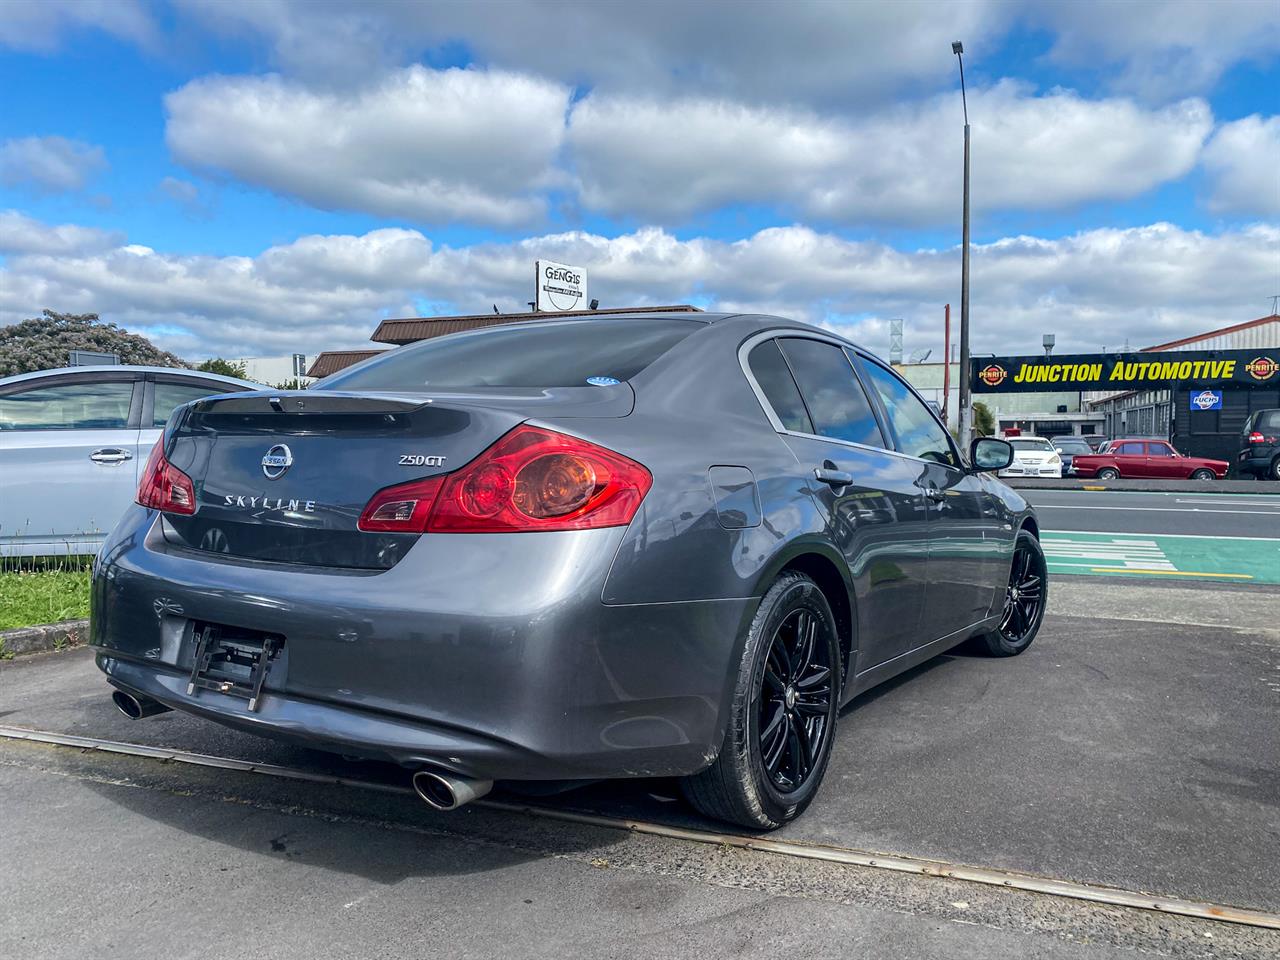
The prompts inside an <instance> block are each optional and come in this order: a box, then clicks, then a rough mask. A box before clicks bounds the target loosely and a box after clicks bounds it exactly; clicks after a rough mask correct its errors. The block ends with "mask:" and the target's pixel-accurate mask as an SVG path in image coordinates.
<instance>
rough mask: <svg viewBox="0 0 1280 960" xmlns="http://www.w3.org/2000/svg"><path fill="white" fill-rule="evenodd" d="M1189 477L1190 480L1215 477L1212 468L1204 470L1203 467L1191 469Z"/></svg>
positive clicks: (1213, 478)
mask: <svg viewBox="0 0 1280 960" xmlns="http://www.w3.org/2000/svg"><path fill="white" fill-rule="evenodd" d="M1191 479H1192V480H1215V479H1217V477H1216V476H1215V475H1214V472H1213V471H1212V470H1206V469H1204V468H1201V469H1199V470H1194V471H1192V473H1191Z"/></svg>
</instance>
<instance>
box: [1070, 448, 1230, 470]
mask: <svg viewBox="0 0 1280 960" xmlns="http://www.w3.org/2000/svg"><path fill="white" fill-rule="evenodd" d="M1229 466H1230V464H1229V463H1227V461H1225V460H1206V459H1205V458H1203V457H1184V456H1183V455H1182V454H1180V453H1179V452H1178V451H1177V450H1175V449H1173V447H1172V446H1171V445H1170V444H1169V443H1168V442H1167V441H1164V440H1141V439H1130V440H1112V441H1111V443H1110V444H1108V446H1107V449H1106V452H1105V453H1092V454H1079V455H1077V456H1076V457H1075V458H1074V459H1072V461H1071V468H1072V472H1073V473H1074V474H1075V475H1076V476H1078V477H1097V478H1098V479H1099V480H1115V479H1117V478H1119V477H1143V478H1145V477H1163V478H1166V479H1170V480H1187V479H1191V480H1213V479H1215V478H1216V479H1219V480H1221V479H1222V478H1223V477H1225V476H1226V475H1227V468H1228V467H1229Z"/></svg>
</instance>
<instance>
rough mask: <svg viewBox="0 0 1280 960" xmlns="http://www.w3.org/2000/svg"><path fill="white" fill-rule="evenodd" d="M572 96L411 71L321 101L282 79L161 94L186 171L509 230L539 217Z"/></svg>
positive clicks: (535, 86) (547, 87) (305, 196)
mask: <svg viewBox="0 0 1280 960" xmlns="http://www.w3.org/2000/svg"><path fill="white" fill-rule="evenodd" d="M568 102H569V90H568V88H567V87H564V86H561V85H559V84H556V83H552V82H550V81H547V80H541V79H537V78H533V77H526V76H519V75H516V74H510V73H502V72H485V71H479V70H457V69H450V70H440V71H436V70H428V69H426V68H424V67H421V66H414V67H409V68H407V69H404V70H400V71H397V72H395V73H393V74H390V75H387V76H385V77H384V78H382V79H381V80H379V81H377V82H376V83H375V84H373V85H372V86H369V87H365V88H361V89H358V90H354V91H344V92H333V91H329V92H325V91H318V90H315V89H311V88H307V87H304V86H302V85H301V84H298V83H294V82H292V81H288V80H284V79H282V78H280V77H278V76H267V77H210V78H206V79H203V80H196V81H193V82H192V83H189V84H187V85H186V86H185V87H183V88H182V89H180V90H178V91H176V92H175V93H172V94H170V95H169V96H168V97H166V98H165V105H166V107H167V109H168V113H169V121H168V126H167V127H166V139H167V141H168V144H169V147H170V149H171V150H172V151H173V152H174V154H175V155H176V156H177V157H178V159H179V160H181V161H183V162H184V163H186V164H188V165H190V166H192V167H196V168H202V169H210V170H218V171H224V172H226V173H228V174H230V175H232V176H234V177H236V178H237V179H239V180H242V181H244V182H245V183H249V184H253V185H257V186H262V187H266V188H267V189H270V190H273V191H275V192H277V193H280V194H283V195H285V196H292V197H297V198H299V199H301V200H304V201H306V202H307V203H310V204H313V205H315V206H318V207H322V208H326V209H348V210H362V211H367V212H370V213H376V214H380V215H383V216H391V217H397V218H403V219H407V220H417V221H423V222H441V221H451V220H467V221H469V222H473V223H488V224H497V225H504V226H510V225H514V224H519V223H525V222H529V221H532V220H535V219H537V218H538V217H539V216H541V215H542V214H543V212H544V210H545V200H544V199H543V197H542V196H541V195H540V194H539V193H538V191H539V190H541V189H543V188H545V187H547V186H548V185H549V184H551V183H552V182H553V181H554V180H555V178H556V175H555V172H554V167H553V161H554V160H555V157H556V154H557V152H558V151H559V149H560V144H561V141H562V139H563V136H564V114H565V110H566V108H567V106H568Z"/></svg>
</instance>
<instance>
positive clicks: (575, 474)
mask: <svg viewBox="0 0 1280 960" xmlns="http://www.w3.org/2000/svg"><path fill="white" fill-rule="evenodd" d="M652 483H653V477H652V476H650V474H649V471H648V470H646V469H645V468H644V467H642V466H641V465H640V464H638V463H636V462H635V461H634V460H629V459H627V458H626V457H624V456H622V455H620V454H617V453H614V452H613V451H611V450H606V449H604V448H603V447H598V446H596V445H595V444H593V443H588V442H587V441H586V440H579V439H578V438H577V437H570V436H566V435H564V434H561V433H555V432H553V431H551V430H543V429H540V428H538V427H530V426H520V427H516V428H515V429H514V430H512V431H511V432H510V433H508V434H507V435H506V436H504V437H502V439H500V440H499V441H498V442H497V443H495V444H494V445H493V446H492V447H490V448H489V449H488V450H486V451H485V452H484V453H482V454H480V456H478V457H477V458H476V459H475V460H473V461H471V463H469V464H467V466H465V467H463V468H462V469H461V470H458V471H456V472H455V473H451V474H447V475H445V476H440V477H431V478H429V479H426V480H418V481H414V482H413V483H403V484H397V485H396V486H394V487H387V488H386V489H384V490H379V491H378V492H377V493H376V494H374V497H373V499H372V500H370V501H369V504H368V506H366V507H365V508H364V512H363V513H361V515H360V523H359V527H360V529H361V530H370V531H385V532H402V533H424V532H428V531H430V532H436V533H516V532H526V531H531V530H585V529H590V528H595V527H619V526H625V525H626V524H628V523H630V522H631V518H632V517H634V516H635V514H636V510H637V509H639V507H640V502H641V501H642V500H643V499H644V497H645V494H647V493H648V492H649V487H650V486H651V485H652Z"/></svg>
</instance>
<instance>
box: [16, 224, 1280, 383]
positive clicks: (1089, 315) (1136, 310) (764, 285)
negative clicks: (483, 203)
mask: <svg viewBox="0 0 1280 960" xmlns="http://www.w3.org/2000/svg"><path fill="white" fill-rule="evenodd" d="M4 222H5V221H4V220H0V224H3V223H4ZM19 226H22V225H21V224H19ZM47 229H62V230H65V229H67V228H47ZM28 232H32V233H34V232H35V231H33V230H32V231H28ZM4 235H5V233H4V231H3V230H0V237H3V236H4ZM99 239H100V238H99ZM116 242H117V244H118V243H119V240H118V239H117V241H116ZM537 256H545V257H551V258H555V259H560V260H564V261H567V262H570V263H581V264H584V265H586V266H587V267H588V269H589V270H590V271H591V283H592V294H593V296H598V297H600V299H601V301H602V303H603V304H604V305H606V306H621V305H636V304H643V303H672V302H684V301H688V300H690V299H698V300H699V301H702V300H706V301H709V302H710V303H711V305H712V306H713V307H716V308H722V309H731V310H764V311H768V312H775V313H781V314H784V315H789V316H793V317H797V318H800V319H806V320H810V321H813V322H817V323H826V324H828V325H831V326H833V327H835V328H837V329H840V330H841V331H842V332H845V333H848V334H849V335H851V336H853V337H855V338H857V339H859V340H861V341H863V342H864V343H865V344H866V345H867V346H869V347H870V348H872V349H874V350H880V351H883V350H884V349H886V347H887V333H886V332H885V323H886V320H887V318H889V317H905V318H907V321H908V324H907V346H908V347H909V348H910V347H915V346H927V347H933V348H934V349H935V350H936V351H939V352H940V349H941V347H940V339H941V310H942V304H943V303H944V302H946V301H948V300H950V301H952V302H953V303H955V302H956V301H957V300H958V287H959V269H960V266H959V253H958V251H957V250H956V249H954V248H949V249H946V250H928V249H925V250H897V249H894V248H892V247H889V246H886V245H884V244H881V243H873V242H865V241H864V242H855V241H849V240H845V239H841V238H839V237H835V236H832V235H830V234H823V233H818V232H816V231H814V230H812V229H809V228H807V227H801V226H791V227H774V228H770V229H767V230H762V231H760V232H759V233H756V234H754V235H752V236H749V237H746V238H744V239H741V240H738V241H733V242H727V241H721V240H711V239H707V238H693V239H687V240H681V239H677V238H676V237H674V236H672V235H671V234H669V233H667V232H665V231H663V230H661V229H658V228H652V227H650V228H644V229H641V230H638V231H635V232H633V233H629V234H624V235H621V236H617V237H604V236H599V235H596V234H590V233H584V232H569V233H562V234H554V235H548V236H543V237H536V238H529V239H526V240H521V241H517V242H512V243H489V244H479V245H476V246H471V247H464V248H449V247H439V246H437V245H435V244H433V243H432V242H431V241H430V240H429V239H427V238H426V237H425V236H423V235H422V234H421V233H420V232H418V231H416V230H402V229H385V230H374V231H371V232H370V233H366V234H364V235H361V236H348V235H342V236H318V235H317V236H306V237H301V238H299V239H298V240H296V241H294V242H293V243H289V244H284V245H280V246H276V247H272V248H270V249H268V250H266V251H264V252H263V253H261V254H259V255H258V256H256V257H214V256H190V255H177V254H167V253H163V252H155V251H152V250H150V249H148V248H146V247H141V246H129V247H124V246H119V245H116V246H111V247H109V248H106V247H103V246H102V245H101V244H100V243H98V244H97V245H95V244H93V243H87V242H86V243H83V244H81V245H80V246H79V248H77V245H76V244H75V243H71V242H67V243H66V244H65V245H64V249H61V250H59V249H54V248H48V249H43V250H42V249H40V248H38V247H36V248H33V249H32V250H31V251H30V252H27V253H21V254H13V255H10V256H9V257H8V258H7V260H6V261H5V263H4V266H3V267H2V268H0V322H4V323H9V322H14V321H16V320H19V319H22V318H23V317H27V316H34V315H36V314H38V313H39V311H40V309H41V308H42V307H48V308H50V309H55V310H70V311H75V312H84V311H96V312H99V313H101V314H102V315H103V316H104V317H106V318H108V319H111V320H115V321H117V322H120V323H122V324H124V325H125V326H127V327H130V328H137V329H138V330H139V331H141V332H148V331H150V332H152V333H153V335H154V337H155V339H156V340H157V342H158V343H160V344H161V345H163V346H164V347H166V348H168V349H173V350H176V351H177V352H179V353H180V354H184V355H186V356H189V357H196V358H199V357H203V356H208V355H214V354H220V355H224V356H239V355H253V354H273V353H291V352H294V351H302V352H304V353H314V352H316V351H318V350H323V349H334V348H340V347H350V346H358V345H360V344H361V343H364V342H365V341H366V340H367V338H368V336H369V334H370V333H372V331H373V328H374V327H375V326H376V324H377V321H378V319H379V318H380V317H382V316H386V315H388V314H390V313H393V314H397V315H404V312H405V310H406V308H407V307H408V305H410V304H412V303H414V302H421V301H423V300H429V301H430V302H432V303H435V304H438V305H439V309H440V310H441V311H457V312H475V311H483V310H486V309H487V308H488V305H489V304H490V303H494V302H496V303H498V304H499V305H501V306H502V307H503V308H504V309H507V310H516V309H520V308H521V307H522V305H523V302H524V301H525V300H527V299H528V293H529V290H528V288H529V283H530V274H529V266H530V263H531V262H532V260H533V259H534V258H535V257H537ZM1278 256H1280V228H1277V227H1273V226H1262V225H1255V226H1250V227H1247V228H1243V229H1239V230H1233V231H1228V232H1224V233H1221V234H1216V235H1210V234H1204V233H1200V232H1196V231H1188V230H1183V229H1180V228H1178V227H1175V226H1171V225H1169V224H1155V225H1152V226H1148V227H1141V228H1134V229H1127V230H1093V231H1087V232H1083V233H1080V234H1077V235H1074V236H1070V237H1064V238H1061V239H1054V240H1047V239H1040V238H1035V237H1011V238H1007V239H1005V240H1001V241H998V242H996V243H992V244H980V245H977V246H975V248H974V251H973V331H974V349H975V350H990V351H1001V352H1006V351H1030V352H1035V350H1036V349H1037V347H1036V345H1037V344H1038V342H1039V335H1040V334H1041V333H1042V332H1054V333H1056V334H1057V335H1058V343H1059V347H1060V349H1062V350H1064V351H1067V350H1073V349H1083V350H1096V349H1098V348H1099V347H1101V346H1103V345H1109V346H1113V347H1114V346H1117V345H1118V343H1119V341H1120V340H1121V339H1122V338H1123V337H1129V338H1130V339H1131V340H1132V341H1133V343H1134V344H1135V345H1137V344H1145V343H1156V342H1161V341H1165V340H1170V339H1173V338H1176V337H1178V336H1183V335H1187V334H1190V333H1197V332H1200V331H1201V330H1207V329H1211V328H1213V327H1215V326H1222V325H1225V324H1228V323H1233V322H1237V321H1240V320H1243V319H1250V318H1252V317H1253V316H1255V315H1256V314H1257V313H1258V309H1257V300H1258V296H1257V291H1258V290H1260V289H1271V286H1272V285H1273V284H1274V283H1275V281H1276V279H1277V277H1276V264H1277V257H1278ZM175 331H176V332H175ZM184 331H185V332H184Z"/></svg>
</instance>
